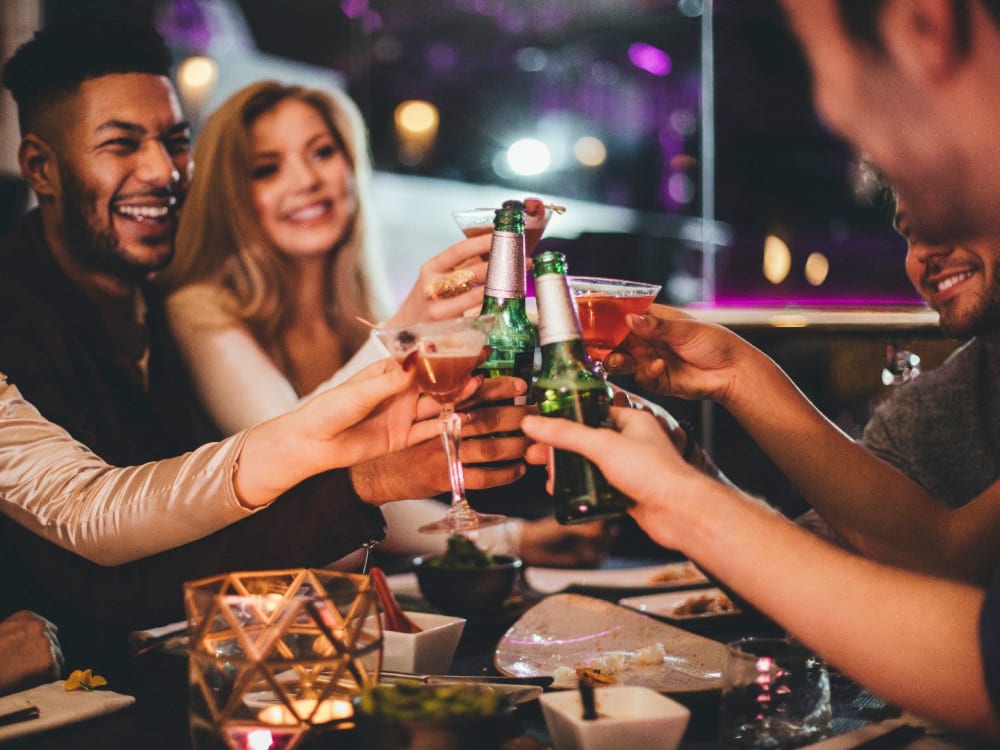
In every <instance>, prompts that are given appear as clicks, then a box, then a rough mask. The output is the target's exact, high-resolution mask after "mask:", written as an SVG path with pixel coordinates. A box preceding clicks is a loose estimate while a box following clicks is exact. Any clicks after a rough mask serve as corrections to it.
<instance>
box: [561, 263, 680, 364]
mask: <svg viewBox="0 0 1000 750" xmlns="http://www.w3.org/2000/svg"><path fill="white" fill-rule="evenodd" d="M569 288H570V289H571V290H572V292H573V299H574V300H575V301H576V309H577V312H578V313H579V315H580V328H581V329H582V330H583V345H584V347H586V349H587V356H588V357H590V361H591V364H592V365H593V368H594V372H596V373H598V374H599V375H601V377H605V378H606V377H607V373H606V372H605V370H604V358H605V357H607V356H608V355H609V354H610V353H611V351H612V350H613V349H614V348H615V347H616V346H618V345H619V344H620V343H621V342H622V341H624V340H625V337H626V336H628V324H626V322H625V316H626V315H627V314H628V313H635V314H637V315H641V314H642V313H644V312H646V311H647V310H648V309H649V306H650V304H651V303H652V302H653V300H654V299H656V295H657V294H659V292H660V289H661V288H662V287H661V286H660V285H659V284H646V283H644V282H641V281H627V280H626V279H608V278H601V277H597V276H570V277H569Z"/></svg>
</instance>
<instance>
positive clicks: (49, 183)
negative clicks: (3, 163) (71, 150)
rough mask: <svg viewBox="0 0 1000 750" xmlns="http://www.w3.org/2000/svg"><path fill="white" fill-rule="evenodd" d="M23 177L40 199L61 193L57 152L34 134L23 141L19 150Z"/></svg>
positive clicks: (18, 157)
mask: <svg viewBox="0 0 1000 750" xmlns="http://www.w3.org/2000/svg"><path fill="white" fill-rule="evenodd" d="M17 161H18V163H19V164H20V165H21V175H22V176H23V177H24V179H25V181H27V183H28V186H29V187H30V188H31V189H32V190H34V191H35V194H36V195H38V197H39V198H43V197H48V198H52V197H55V196H56V195H57V194H58V192H59V168H58V165H57V163H56V155H55V151H53V150H52V147H51V146H49V144H47V143H46V142H45V141H43V140H42V139H41V138H39V137H38V136H37V135H35V134H34V133H28V134H27V135H26V136H24V138H22V139H21V145H20V146H19V147H18V149H17Z"/></svg>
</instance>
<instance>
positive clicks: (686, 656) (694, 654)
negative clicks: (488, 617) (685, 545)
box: [494, 594, 726, 693]
mask: <svg viewBox="0 0 1000 750" xmlns="http://www.w3.org/2000/svg"><path fill="white" fill-rule="evenodd" d="M658 643H659V644H662V645H663V650H664V653H665V655H664V656H663V657H662V659H660V660H659V661H658V662H657V663H647V664H642V663H631V664H628V665H627V666H624V667H623V668H620V669H618V670H617V671H615V672H614V673H613V676H614V678H615V681H616V683H617V684H620V685H635V686H641V687H648V688H652V689H653V690H657V691H659V692H663V693H686V692H688V693H689V692H698V691H706V690H720V689H721V688H722V665H723V662H724V661H725V658H726V648H725V646H723V645H722V644H721V643H718V642H716V641H713V640H709V639H708V638H705V637H703V636H700V635H696V634H694V633H690V632H688V631H686V630H682V629H680V628H677V627H674V626H673V625H668V624H667V623H665V622H660V621H659V620H656V619H653V618H652V617H648V616H646V615H641V614H639V613H638V612H635V611H633V610H631V609H626V608H625V607H619V606H618V605H616V604H611V603H610V602H606V601H604V600H602V599H594V598H593V597H589V596H581V595H579V594H553V595H552V596H549V597H546V598H545V599H543V600H542V601H541V602H539V603H538V604H536V605H535V606H534V607H532V608H531V609H529V610H528V611H527V612H525V613H524V614H523V615H522V616H521V618H520V619H519V620H518V621H517V622H515V623H514V624H513V625H512V626H511V627H510V629H509V630H508V631H507V632H506V633H505V634H504V636H503V638H501V639H500V642H499V644H497V649H496V653H495V654H494V663H495V664H496V667H497V669H498V670H499V671H500V672H501V673H502V674H506V675H509V676H511V677H539V676H547V677H557V676H558V675H565V673H566V672H568V671H569V670H572V669H574V668H575V667H577V666H589V665H590V664H591V662H592V661H593V660H609V659H612V658H614V657H615V655H619V654H622V653H636V652H638V651H640V650H644V649H648V648H649V647H652V646H654V645H655V644H658ZM560 667H562V668H563V669H560ZM553 687H576V680H575V675H574V677H573V678H572V679H569V680H568V681H567V680H565V679H561V680H557V682H556V683H554V684H553Z"/></svg>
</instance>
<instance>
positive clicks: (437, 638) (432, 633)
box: [382, 612, 465, 674]
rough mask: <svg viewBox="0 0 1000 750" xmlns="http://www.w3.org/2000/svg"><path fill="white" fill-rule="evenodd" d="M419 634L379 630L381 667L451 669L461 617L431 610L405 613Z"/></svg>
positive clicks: (427, 670) (436, 671)
mask: <svg viewBox="0 0 1000 750" xmlns="http://www.w3.org/2000/svg"><path fill="white" fill-rule="evenodd" d="M405 614H406V616H407V617H409V618H410V619H411V620H412V621H413V623H414V624H415V625H416V626H417V627H419V628H421V629H422V630H421V632H419V633H397V632H395V631H392V630H383V631H382V669H386V670H389V671H391V672H423V673H430V674H445V673H447V671H448V670H449V669H450V668H451V660H452V659H453V658H454V656H455V649H456V647H457V646H458V639H459V638H460V637H461V636H462V631H463V630H464V629H465V620H464V619H463V618H461V617H448V616H446V615H436V614H431V613H430V612H406V613H405Z"/></svg>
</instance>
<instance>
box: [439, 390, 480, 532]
mask: <svg viewBox="0 0 1000 750" xmlns="http://www.w3.org/2000/svg"><path fill="white" fill-rule="evenodd" d="M438 421H439V422H440V424H441V442H443V443H444V455H445V458H446V459H447V460H448V477H449V478H450V479H451V509H450V510H449V511H448V513H449V514H450V515H451V516H452V517H453V518H456V519H457V518H458V517H459V516H461V515H463V511H464V515H471V514H472V513H473V510H472V508H471V507H469V501H468V500H467V499H466V497H465V472H464V471H463V470H462V454H461V447H462V418H461V417H459V416H458V415H457V414H456V413H455V406H454V404H445V405H444V406H443V407H442V408H441V416H440V417H438Z"/></svg>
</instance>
